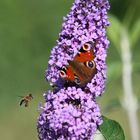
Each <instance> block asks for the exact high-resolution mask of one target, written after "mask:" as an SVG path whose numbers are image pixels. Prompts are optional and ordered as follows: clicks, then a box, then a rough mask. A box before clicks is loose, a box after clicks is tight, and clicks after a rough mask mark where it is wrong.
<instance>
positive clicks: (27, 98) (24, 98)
mask: <svg viewBox="0 0 140 140" xmlns="http://www.w3.org/2000/svg"><path fill="white" fill-rule="evenodd" d="M20 97H21V98H22V99H21V101H20V103H19V105H20V106H21V105H22V104H24V106H25V107H28V105H29V102H30V101H31V100H32V99H33V96H32V94H29V95H27V96H20Z"/></svg>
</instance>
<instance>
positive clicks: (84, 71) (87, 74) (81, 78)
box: [60, 42, 96, 87]
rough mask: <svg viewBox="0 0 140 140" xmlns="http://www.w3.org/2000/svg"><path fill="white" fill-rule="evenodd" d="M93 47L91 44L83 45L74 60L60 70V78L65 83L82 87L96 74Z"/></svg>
mask: <svg viewBox="0 0 140 140" xmlns="http://www.w3.org/2000/svg"><path fill="white" fill-rule="evenodd" d="M94 45H95V44H94V43H93V42H87V43H85V44H83V45H82V47H81V49H80V50H79V52H78V53H77V54H76V56H75V57H74V59H73V60H72V61H68V65H67V66H63V67H62V68H61V69H60V77H61V78H62V79H64V80H65V81H66V82H65V83H67V84H68V85H76V86H80V87H84V86H85V85H86V84H87V83H88V82H90V81H91V79H92V78H93V76H94V75H95V74H96V64H95V61H94V58H95V54H94V51H93V50H94Z"/></svg>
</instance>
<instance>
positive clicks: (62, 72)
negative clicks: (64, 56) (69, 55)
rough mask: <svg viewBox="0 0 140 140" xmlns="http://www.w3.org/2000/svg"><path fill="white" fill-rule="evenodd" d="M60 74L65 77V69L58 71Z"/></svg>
mask: <svg viewBox="0 0 140 140" xmlns="http://www.w3.org/2000/svg"><path fill="white" fill-rule="evenodd" d="M60 76H61V77H62V78H65V77H66V73H65V71H63V70H61V71H60Z"/></svg>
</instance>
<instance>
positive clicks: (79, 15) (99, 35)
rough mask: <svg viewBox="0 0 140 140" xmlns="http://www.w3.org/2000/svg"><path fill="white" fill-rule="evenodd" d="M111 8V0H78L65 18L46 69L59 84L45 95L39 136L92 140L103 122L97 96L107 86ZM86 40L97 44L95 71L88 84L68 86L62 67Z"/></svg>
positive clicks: (49, 139) (51, 139) (50, 139)
mask: <svg viewBox="0 0 140 140" xmlns="http://www.w3.org/2000/svg"><path fill="white" fill-rule="evenodd" d="M108 9H109V3H108V0H75V2H74V3H73V6H72V8H71V10H70V12H69V14H68V15H67V16H66V17H65V18H64V22H63V25H62V30H61V32H60V34H59V38H58V40H57V44H56V46H55V47H54V48H53V49H52V51H51V55H50V59H49V62H48V63H49V66H48V69H47V71H46V79H47V80H48V81H49V82H50V84H51V85H56V86H57V87H59V88H57V89H55V90H54V91H49V92H48V93H46V94H45V95H44V98H45V104H44V106H42V107H41V108H42V113H41V114H40V116H39V119H38V126H37V129H38V137H39V139H40V140H90V139H91V136H92V135H93V134H94V133H95V132H96V130H97V127H98V126H99V125H100V124H101V123H102V118H101V113H100V109H99V107H98V105H97V103H96V101H95V98H96V97H97V96H100V95H101V94H102V93H103V91H104V88H105V80H106V63H105V61H106V55H107V48H108V45H109V41H108V40H107V37H106V30H105V28H106V27H107V26H108V25H109V22H108V16H107V10H108ZM87 42H94V44H95V47H94V50H93V52H94V53H95V58H94V62H95V64H96V74H95V75H94V76H93V78H92V79H91V81H89V83H88V84H87V85H85V87H82V88H80V87H79V88H78V87H74V86H73V85H71V86H70V85H68V86H65V85H64V84H63V83H61V82H62V81H61V80H60V79H61V77H60V69H61V68H62V67H63V66H65V65H68V62H70V61H72V60H73V59H74V57H75V55H76V54H77V53H78V51H79V50H80V49H81V46H82V45H83V44H85V43H87ZM69 60H70V61H69Z"/></svg>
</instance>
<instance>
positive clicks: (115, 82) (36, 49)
mask: <svg viewBox="0 0 140 140" xmlns="http://www.w3.org/2000/svg"><path fill="white" fill-rule="evenodd" d="M72 2H73V0H59V1H57V0H42V1H40V0H1V1H0V139H1V140H37V139H38V138H37V132H36V121H37V117H38V114H39V112H38V104H39V102H43V97H42V93H43V92H45V91H47V90H48V89H49V88H50V87H49V84H48V83H47V82H46V81H45V78H44V74H45V69H46V68H47V64H48V62H47V61H48V57H49V54H50V50H51V48H52V47H53V46H54V45H55V43H56V39H57V38H58V33H59V31H60V29H61V24H62V17H63V16H65V15H66V14H67V13H68V11H69V9H70V7H71V5H72ZM110 4H111V10H110V12H109V14H110V19H111V17H114V18H115V20H117V22H119V23H121V24H122V25H124V27H127V29H128V31H129V30H131V29H135V28H136V30H135V32H136V33H134V36H133V38H134V40H135V41H134V43H133V46H132V47H131V53H132V65H133V73H132V82H133V83H132V84H133V89H134V94H135V95H136V97H137V99H138V102H139V101H140V86H139V84H140V61H139V60H140V47H139V46H140V32H139V31H140V30H139V29H140V24H136V22H137V21H138V19H139V18H140V8H139V7H140V2H139V1H138V0H134V1H133V2H132V1H131V0H124V1H123V2H122V1H121V0H111V1H110ZM111 21H112V20H111ZM115 23H116V22H114V20H113V22H111V26H113V27H114V25H115ZM138 23H140V22H138ZM135 26H136V27H135ZM110 28H111V27H110ZM130 33H131V32H130ZM130 33H128V34H130ZM112 34H113V35H114V36H115V35H116V32H115V31H114V32H113V33H111V34H110V32H108V36H109V39H110V40H111V44H110V48H109V49H108V57H107V65H108V80H107V85H106V91H105V94H104V95H103V96H102V98H99V99H98V103H99V104H100V106H101V108H102V112H103V114H104V115H106V116H108V117H109V118H112V119H114V120H116V121H118V122H119V123H120V124H121V125H122V127H123V128H124V131H125V135H126V140H131V137H130V129H129V123H128V121H127V115H126V112H125V110H124V109H123V108H122V106H121V103H120V101H121V99H122V97H123V87H122V61H121V54H120V53H121V52H120V46H119V45H118V44H119V39H118V40H117V39H116V40H115V39H114V40H115V41H114V40H113V39H112V38H111V37H110V36H112ZM130 37H131V36H130ZM132 42H133V41H132ZM117 43H118V44H117ZM29 92H30V93H32V94H33V96H34V100H32V101H31V103H30V105H29V107H28V108H24V107H19V100H20V98H19V97H18V96H19V95H26V94H28V93H29ZM138 115H139V118H140V109H138ZM139 122H140V120H139ZM139 124H140V123H139Z"/></svg>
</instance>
